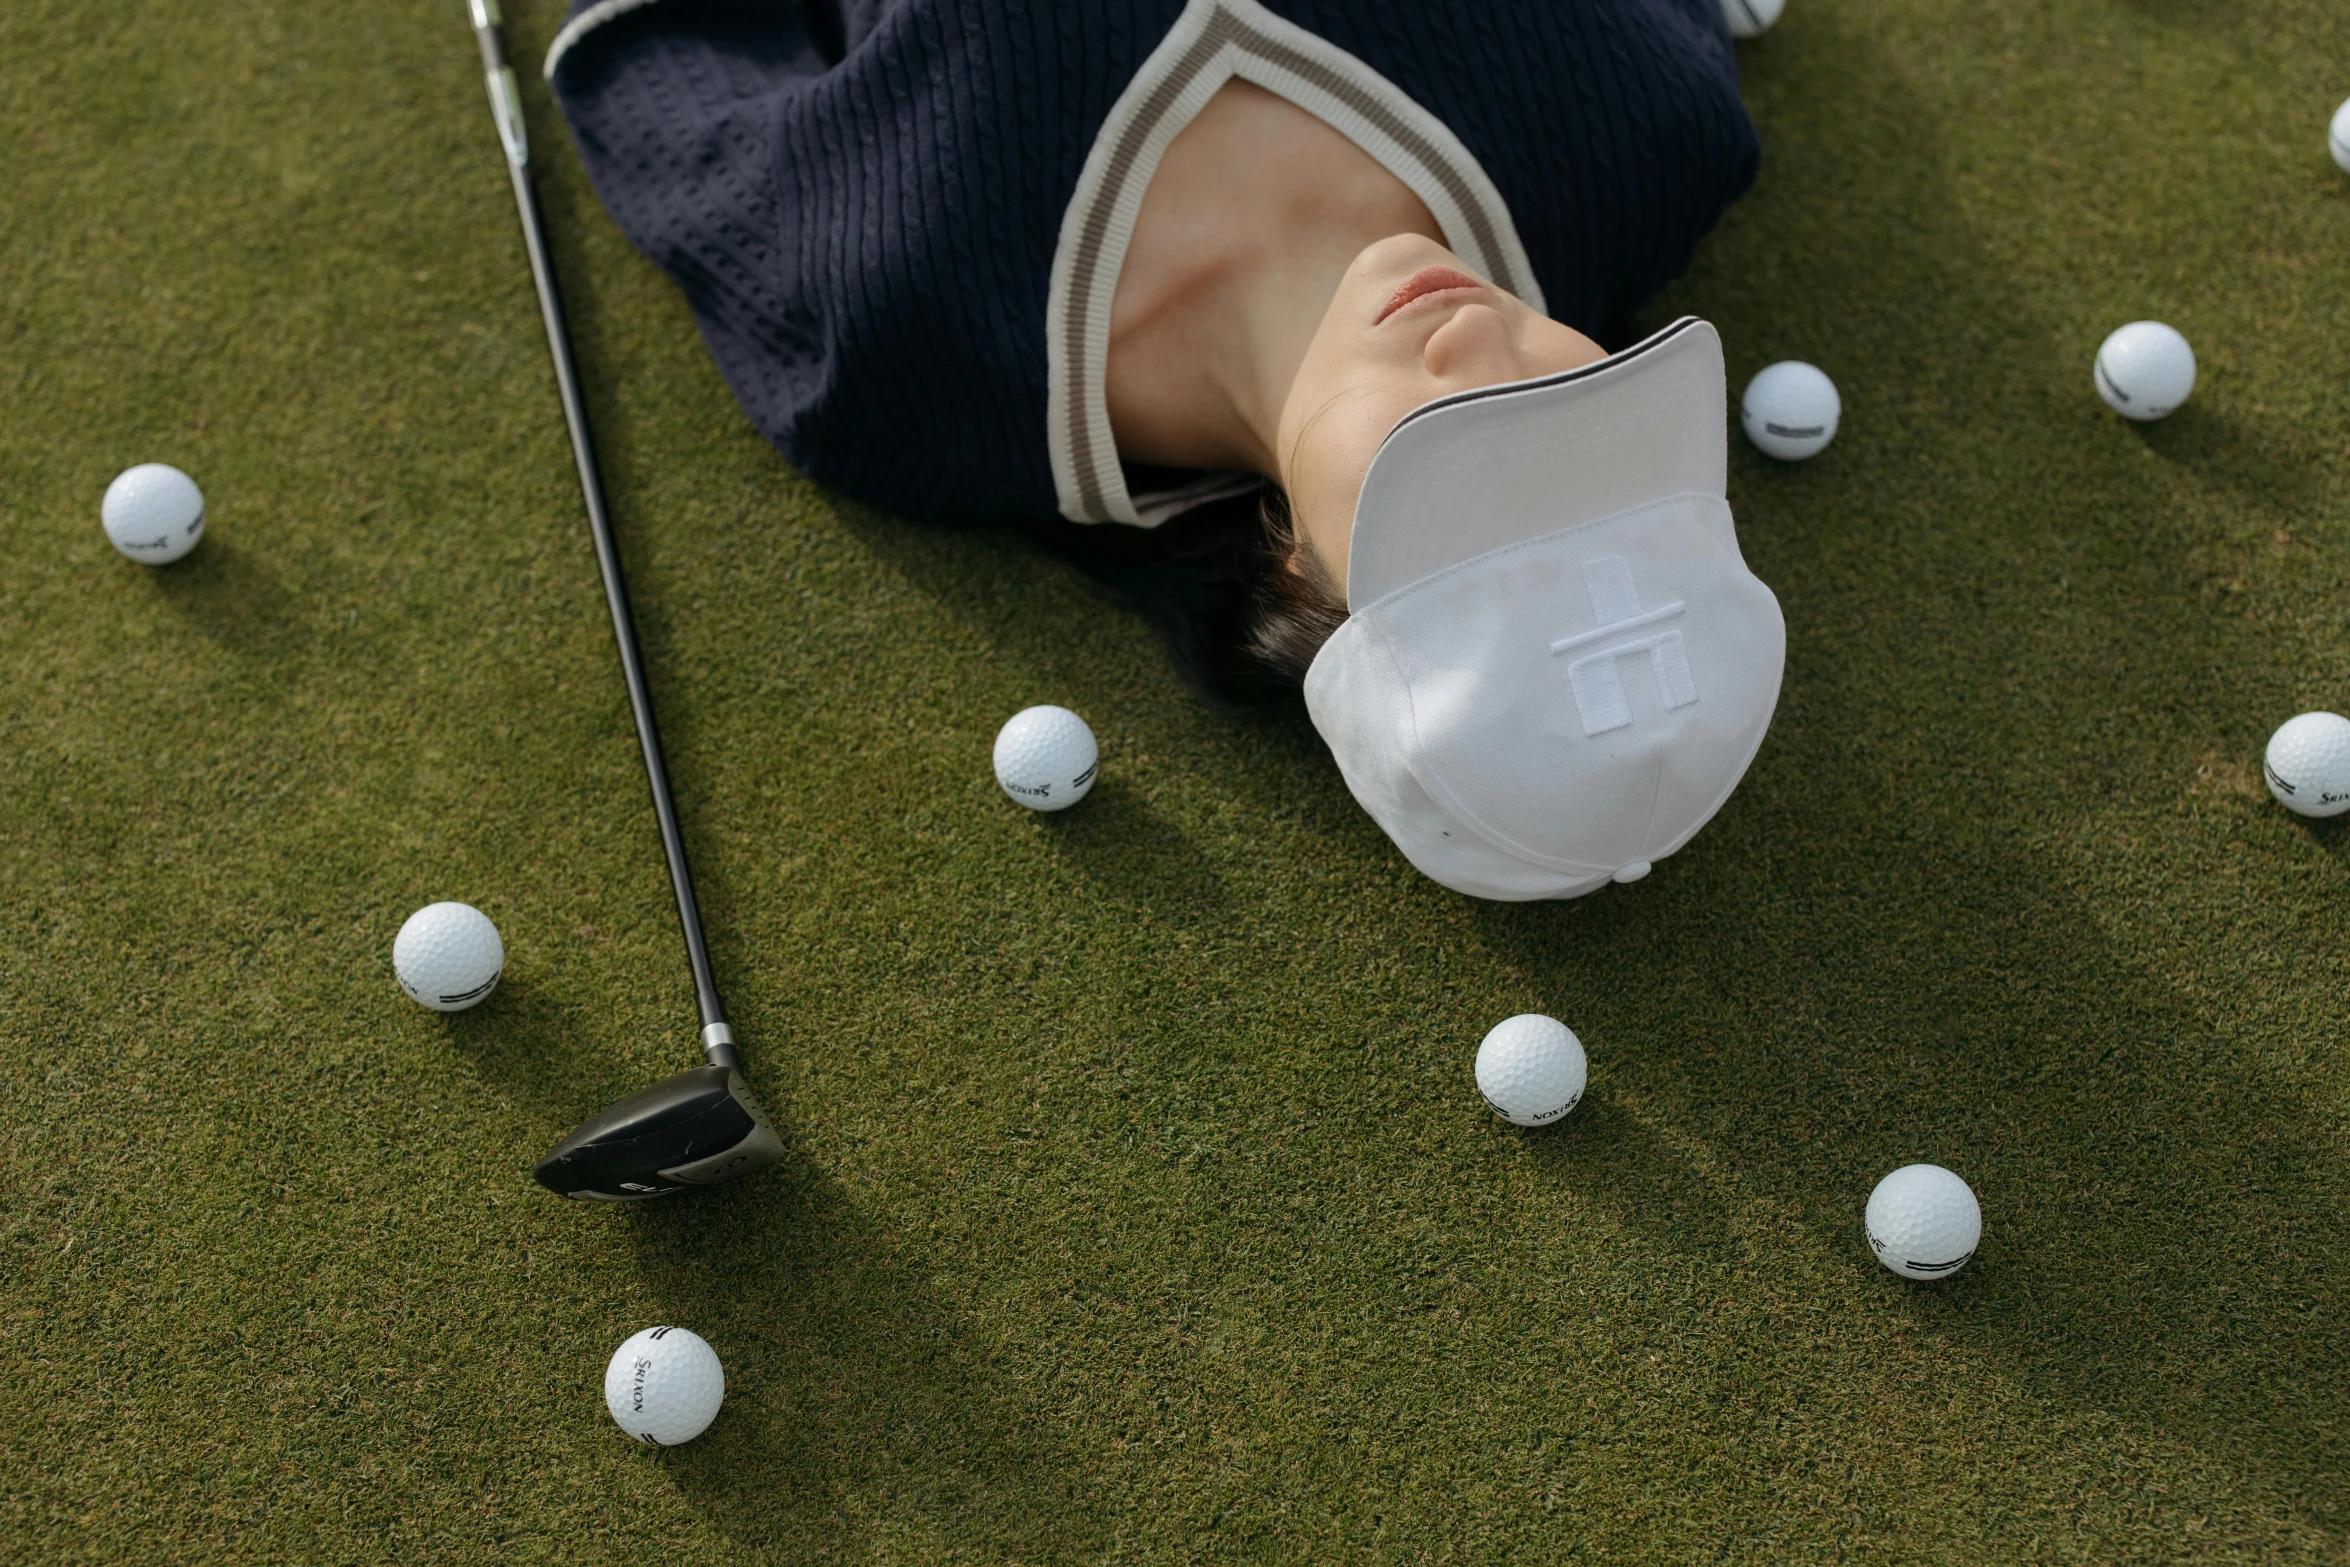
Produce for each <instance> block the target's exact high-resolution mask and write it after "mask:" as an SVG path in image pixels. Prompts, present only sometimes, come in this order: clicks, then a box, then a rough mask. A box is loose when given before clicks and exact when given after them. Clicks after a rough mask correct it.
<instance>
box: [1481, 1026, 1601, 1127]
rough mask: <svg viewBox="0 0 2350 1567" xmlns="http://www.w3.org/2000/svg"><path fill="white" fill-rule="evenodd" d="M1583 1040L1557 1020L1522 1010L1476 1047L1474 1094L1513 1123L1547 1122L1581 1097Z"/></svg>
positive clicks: (1585, 1073)
mask: <svg viewBox="0 0 2350 1567" xmlns="http://www.w3.org/2000/svg"><path fill="white" fill-rule="evenodd" d="M1589 1076H1590V1064H1589V1063H1588V1062H1587V1061H1586V1060H1585V1059H1584V1055H1583V1041H1581V1040H1580V1039H1577V1038H1576V1037H1575V1031H1574V1030H1573V1029H1571V1028H1569V1027H1567V1025H1566V1024H1564V1023H1561V1022H1560V1021H1559V1020H1558V1019H1556V1018H1551V1017H1544V1016H1543V1015H1542V1014H1541V1013H1539V1012H1521V1013H1519V1014H1518V1015H1517V1016H1516V1017H1513V1018H1504V1019H1503V1020H1502V1021H1500V1022H1499V1023H1496V1024H1494V1025H1493V1031H1492V1032H1491V1033H1489V1034H1487V1035H1486V1036H1485V1040H1484V1043H1482V1044H1480V1045H1479V1046H1478V1047H1477V1092H1478V1093H1480V1094H1482V1095H1483V1096H1484V1098H1485V1103H1486V1104H1487V1105H1489V1106H1491V1107H1492V1110H1493V1113H1494V1114H1495V1115H1498V1116H1500V1117H1501V1118H1502V1119H1503V1120H1505V1121H1507V1122H1509V1123H1510V1124H1511V1125H1512V1126H1548V1125H1549V1124H1550V1123H1551V1122H1553V1121H1557V1120H1561V1119H1564V1118H1565V1116H1566V1113H1567V1112H1568V1111H1569V1110H1572V1109H1574V1108H1575V1106H1576V1105H1578V1104H1580V1103H1581V1102H1582V1100H1583V1085H1584V1083H1585V1082H1586V1081H1587V1080H1588V1079H1589Z"/></svg>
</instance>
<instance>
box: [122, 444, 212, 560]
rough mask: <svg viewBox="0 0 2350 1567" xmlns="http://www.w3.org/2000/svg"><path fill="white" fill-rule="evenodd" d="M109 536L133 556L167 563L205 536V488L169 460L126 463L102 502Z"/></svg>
mask: <svg viewBox="0 0 2350 1567" xmlns="http://www.w3.org/2000/svg"><path fill="white" fill-rule="evenodd" d="M98 519H99V521H100V522H101V523H102V524H104V526H105V528H106V541H107V542H108V543H109V544H112V545H113V546H114V547H115V548H116V549H118V550H120V551H121V552H122V553H123V554H125V555H127V556H129V557H130V558H131V559H132V560H135V561H142V562H144V563H145V564H147V565H150V566H165V565H169V564H170V563H171V562H173V561H175V560H178V559H179V558H180V557H181V556H182V555H185V554H186V553H187V552H188V551H190V550H192V549H194V548H195V547H196V543H197V541H198V540H199V539H201V538H203V537H204V492H203V491H202V490H199V489H197V488H196V481H195V480H193V479H191V478H189V477H188V476H187V475H186V474H184V473H182V472H180V471H179V470H178V469H177V468H174V467H172V466H171V465H170V464H169V463H160V462H143V463H141V464H139V465H138V466H137V467H136V468H125V469H124V470H123V471H122V472H121V473H118V474H116V475H115V476H114V482H113V483H112V484H109V485H108V486H106V498H105V499H104V500H103V501H100V502H99V503H98Z"/></svg>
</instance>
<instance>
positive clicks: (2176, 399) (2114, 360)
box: [2093, 321, 2195, 423]
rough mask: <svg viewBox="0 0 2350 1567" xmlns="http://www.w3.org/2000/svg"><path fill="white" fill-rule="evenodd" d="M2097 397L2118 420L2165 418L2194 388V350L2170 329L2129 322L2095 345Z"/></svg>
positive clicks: (2153, 322)
mask: <svg viewBox="0 0 2350 1567" xmlns="http://www.w3.org/2000/svg"><path fill="white" fill-rule="evenodd" d="M2093 379H2094V380H2095V381H2096V383H2097V395H2098V396H2099V397H2102V398H2104V399H2105V406H2106V407H2108V408H2111V409H2112V410H2113V411H2114V412H2115V413H2117V414H2120V415H2121V416H2122V417H2123V418H2124V419H2136V420H2138V421H2140V422H2141V423H2143V422H2144V421H2146V420H2149V419H2161V418H2165V417H2167V416H2168V415H2170V414H2171V413H2173V412H2175V411H2176V410H2177V408H2178V406H2179V404H2181V403H2183V402H2185V401H2186V400H2187V394H2188V393H2189V392H2192V391H2194V390H2195V350H2194V349H2192V348H2190V347H2188V346H2187V340H2186V338H2184V337H2182V336H2181V335H2180V334H2179V331H2178V329H2177V328H2176V327H2169V326H2164V325H2163V324H2162V323H2161V322H2160V321H2133V322H2131V323H2130V324H2129V325H2128V326H2125V327H2116V328H2115V329H2114V331H2113V333H2112V335H2111V336H2109V337H2107V338H2106V340H2105V341H2104V342H2103V343H2102V344H2100V345H2099V346H2098V349H2097V363H2096V366H2095V368H2094V371H2093Z"/></svg>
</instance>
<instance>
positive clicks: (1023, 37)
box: [546, 0, 1785, 899]
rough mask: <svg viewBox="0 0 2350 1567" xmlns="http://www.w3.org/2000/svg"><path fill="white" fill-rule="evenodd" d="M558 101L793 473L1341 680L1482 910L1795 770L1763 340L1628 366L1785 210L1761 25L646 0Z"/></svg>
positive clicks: (1538, 1)
mask: <svg viewBox="0 0 2350 1567" xmlns="http://www.w3.org/2000/svg"><path fill="white" fill-rule="evenodd" d="M546 69H547V75H548V78H549V80H550V81H551V82H552V84H553V86H554V89H555V92H556V94H557V97H558V99H559V101H560V102H561V104H562V107H563V111H564V114H565V115H566V117H567V118H568V120H569V122H570V124H571V128H572V131H573V134H574V136H575V139H576V140H577V143H578V145H579V149H580V152H581V155H582V157H583V159H584V160H585V162H586V165H587V168H588V171H589V174H590V176H591V177H592V179H593V180H594V182H595V185H596V188H597V191H598V193H599V194H600V195H601V196H602V198H603V200H604V202H605V204H606V205H607V206H608V207H609V208H610V210H611V211H612V213H613V215H614V217H615V218H616V219H617V220H618V221H619V223H620V225H621V227H622V228H623V229H624V230H625V231H626V232H627V233H628V235H629V237H630V238H631V239H632V240H633V241H634V242H635V243H636V244H637V245H638V246H639V248H641V249H642V250H643V251H644V252H645V253H646V254H647V255H648V256H650V257H651V258H652V259H653V260H654V261H656V262H658V263H659V264H660V265H661V266H662V267H663V268H665V269H666V270H667V271H668V272H669V273H670V274H671V275H672V276H673V277H675V278H676V280H677V281H678V283H679V284H680V285H681V286H682V288H683V289H684V291H685V294H686V297H687V299H688V300H689V301H690V303H691V304H692V307H693V310H694V313H695V316H696V318H697V320H698V321H699V323H700V326H701V329H702V332H703V334H704V337H705V338H706V340H707V341H708V343H709V345H710V348H711V351H712V353H713V354H714V355H715V356H716V358H717V361H718V364H719V366H720V368H721V370H722V371H723V373H724V374H725V376H726V378H727V380H728V382H729V384H730V385H731V386H732V387H733V389H734V391H735V393H736V395H737V396H738V398H739V399H740V400H741V402H742V404H743V407H744V408H745V409H746V410H747V411H748V413H749V414H750V416H751V418H752V419H753V421H754V422H756V424H757V425H758V427H759V428H760V429H761V430H762V431H764V432H765V433H766V434H767V435H768V436H769V437H770V439H772V440H773V441H774V442H775V443H776V444H777V445H778V446H779V447H780V448H781V449H782V450H783V452H784V453H785V455H786V456H788V457H789V458H790V459H791V460H792V461H793V462H794V463H795V464H796V465H798V466H799V467H800V468H801V469H802V470H803V471H805V472H806V473H808V474H810V475H811V476H813V477H815V478H817V479H818V480H821V481H823V482H825V483H827V484H830V485H833V486H835V487H837V488H838V489H840V490H842V491H844V492H846V493H847V494H849V495H851V496H854V497H855V498H857V499H859V500H861V501H864V502H866V503H868V504H870V505H873V506H875V507H878V508H881V509H884V510H887V511H891V512H895V513H898V514H901V515H903V516H907V517H911V518H915V519H919V520H922V521H926V522H932V523H944V524H957V525H971V524H1002V523H1017V524H1022V525H1025V526H1026V527H1027V528H1028V531H1029V532H1030V533H1031V534H1032V535H1033V536H1035V537H1037V538H1039V539H1041V540H1043V541H1044V542H1046V543H1047V544H1049V545H1051V546H1052V547H1054V548H1056V549H1058V550H1060V551H1062V552H1063V553H1065V554H1067V555H1069V556H1071V557H1073V558H1074V559H1076V560H1077V561H1078V562H1079V564H1081V565H1083V566H1085V567H1086V568H1087V569H1088V570H1090V571H1092V572H1094V573H1095V574H1096V575H1097V576H1099V577H1101V578H1103V579H1104V580H1106V581H1109V582H1111V583H1112V584H1113V585H1115V586H1117V587H1119V588H1121V589H1123V590H1124V591H1125V592H1126V593H1128V594H1129V595H1130V596H1131V597H1132V598H1133V599H1134V600H1135V601H1136V602H1137V603H1138V604H1139V605H1140V606H1141V607H1142V608H1143V609H1144V611H1145V612H1146V613H1147V614H1149V615H1150V616H1151V617H1152V619H1153V620H1154V621H1155V622H1156V623H1157V624H1158V625H1159V627H1160V629H1161V631H1162V632H1163V633H1164V635H1165V636H1166V639H1167V642H1168V644H1169V647H1170V648H1171V650H1172V652H1173V655H1174V657H1175V659H1176V662H1177V664H1178V666H1179V667H1180V668H1181V669H1182V670H1183V671H1184V673H1185V675H1186V677H1187V678H1188V679H1189V680H1190V681H1191V683H1192V684H1193V686H1194V687H1195V688H1196V689H1198V690H1200V691H1201V692H1202V693H1203V694H1204V695H1206V696H1208V697H1209V698H1210V699H1212V700H1220V701H1226V702H1240V701H1248V700H1252V699H1259V698H1262V697H1263V696H1265V695H1266V694H1267V693H1268V692H1273V691H1279V690H1283V689H1291V690H1294V689H1296V688H1298V687H1300V686H1302V687H1303V691H1304V695H1305V700H1306V705H1307V709H1308V711H1309V713H1310V714H1311V715H1312V717H1313V720H1314V723H1315V725H1316V727H1317V729H1318V730H1319V731H1320V733H1321V734H1322V736H1323V738H1324V739H1325V740H1326V741H1327V742H1328V744H1329V745H1330V748H1331V751H1332V753H1333V755H1334V757H1335V758H1336V760H1337V762H1338V765H1339V768H1340V771H1341V772H1342V774H1343V775H1344V777H1345V779H1346V782H1347V784H1348V787H1349V788H1350V789H1351V790H1352V791H1353V793H1354V795H1355V797H1356V798H1357V799H1358V800H1359V801H1360V802H1361V803H1362V804H1363V806H1364V807H1365V808H1366V809H1367V810H1368V811H1369V812H1370V813H1371V815H1372V816H1373V817H1374V818H1375V819H1376V820H1377V821H1378V823H1379V825H1380V826H1381V827H1382V828H1383V829H1385V830H1386V832H1387V833H1388V835H1389V837H1390V838H1391V839H1393V840H1394V842H1395V843H1396V845H1397V846H1398V848H1400V849H1401V850H1402V852H1403V853H1404V854H1405V855H1406V856H1407V857H1408V858H1409V859H1410V860H1411V861H1412V863H1413V864H1414V865H1416V866H1418V867H1419V868H1420V869H1421V870H1422V871H1424V872H1425V873H1427V874H1428V875H1430V876H1432V877H1434V878H1435V879H1436V880H1437V881H1439V882H1442V883H1444V884H1445V885H1446V886H1449V887H1452V888H1454V889H1456V890H1458V891H1461V892H1464V893H1468V894H1471V895H1474V896H1480V897H1487V898H1505V899H1527V898H1556V897H1574V896H1578V895H1580V894H1582V893H1586V892H1590V891H1592V890H1594V889H1596V888H1598V887H1600V886H1603V885H1605V884H1607V883H1608V882H1609V881H1611V880H1613V881H1633V880H1637V879H1638V878H1639V877H1640V876H1643V875H1645V874H1646V873H1647V871H1648V869H1649V866H1650V863H1651V862H1652V861H1654V860H1655V859H1658V858H1661V857H1662V856H1663V855H1665V854H1669V853H1671V852H1672V851H1673V850H1675V849H1677V848H1679V847H1680V846H1681V845H1682V844H1683V843H1684V842H1686V841H1687V840H1688V839H1689V837H1690V836H1691V835H1693V834H1694V833H1695V832H1696V831H1697V830H1698V828H1699V827H1701V826H1702V825H1703V824H1704V823H1705V821H1706V820H1707V819H1708V818H1710V817H1711V816H1712V815H1713V813H1714V811H1715V810H1717V809H1718V808H1719V806H1720V805H1721V803H1722V801H1723V800H1724V799H1726V798H1727V797H1728V795H1729V792H1730V790H1731V789H1732V788H1734V787H1735V786H1736V784H1737V782H1738V780H1739V778H1740V777H1741V776H1742V775H1743V774H1744V772H1745V769H1746V765H1747V763H1748V762H1749V761H1750V760H1751V759H1752V757H1753V755H1754V753H1755V750H1756V748H1757V747H1758V746H1759V745H1760V744H1761V740H1762V736H1763V732H1764V731H1765V729H1766V728H1767V727H1768V725H1769V722H1770V717H1771V713H1772V710H1773V708H1774V706H1775V704H1776V701H1777V695H1778V687H1779V675H1780V668H1781V664H1782V662H1783V656H1784V646H1785V635H1784V628H1783V626H1782V624H1781V621H1780V617H1779V610H1778V605H1777V601H1776V600H1775V599H1774V598H1773V597H1772V595H1771V593H1770V591H1769V589H1767V588H1766V587H1764V586H1763V585H1762V583H1761V582H1759V581H1758V580H1756V579H1755V577H1754V576H1753V575H1752V574H1751V573H1750V572H1748V571H1747V570H1746V567H1745V565H1744V562H1743V560H1742V559H1741V557H1740V555H1739V551H1738V546H1737V541H1736V536H1735V533H1734V530H1733V528H1732V525H1731V521H1730V515H1729V511H1728V508H1727V506H1726V505H1725V503H1724V501H1723V489H1724V483H1725V474H1724V469H1725V465H1726V451H1725V441H1726V435H1725V431H1726V427H1727V420H1726V407H1727V397H1726V392H1725V387H1724V382H1723V369H1722V359H1721V350H1720V344H1719V342H1718V340H1717V339H1716V338H1715V335H1714V332H1713V329H1712V328H1711V327H1710V326H1708V325H1707V324H1705V323H1704V322H1701V321H1697V320H1694V319H1690V318H1684V319H1683V320H1681V321H1678V322H1675V323H1673V324H1672V325H1670V326H1668V327H1665V328H1664V329H1663V330H1661V331H1659V332H1657V333H1655V334H1653V335H1652V336H1650V337H1648V338H1647V339H1645V340H1643V341H1641V342H1639V343H1637V344H1635V345H1633V346H1631V347H1629V348H1627V349H1625V350H1623V351H1622V352H1620V353H1616V354H1613V355H1611V354H1609V353H1608V352H1607V351H1606V350H1605V349H1604V348H1603V347H1602V346H1601V343H1600V341H1599V335H1600V334H1606V333H1608V332H1609V327H1610V324H1611V323H1616V322H1620V321H1622V320H1624V319H1625V318H1626V317H1627V316H1628V315H1629V314H1630V312H1631V311H1632V310H1633V309H1635V308H1636V307H1637V306H1638V305H1639V304H1640V303H1641V301H1643V300H1644V299H1645V298H1647V297H1648V296H1649V295H1650V294H1651V293H1653V292H1654V291H1655V289H1656V288H1658V287H1659V286H1661V285H1662V284H1663V283H1664V282H1665V281H1667V280H1668V279H1670V278H1671V277H1673V276H1674V275H1676V274H1678V273H1679V272H1680V271H1681V270H1682V268H1683V267H1684V266H1685V265H1686V264H1687V261H1688V257H1689V253H1690V249H1691V247H1692V246H1693V245H1694V244H1695V243H1696V241H1697V240H1698V238H1699V237H1700V236H1702V235H1703V234H1704V233H1705V232H1706V230H1707V229H1709V228H1710V227H1711V226H1712V225H1713V223H1714V222H1715V220H1716V219H1717V218H1718V217H1719V215H1720V213H1721V212H1722V210H1723V209H1724V208H1725V207H1726V206H1727V205H1728V204H1729V203H1730V202H1731V201H1733V200H1735V199H1736V198H1737V197H1738V196H1739V195H1740V194H1742V193H1743V192H1744V191H1745V189H1746V187H1747V186H1748V185H1749V184H1750V183H1751V182H1752V180H1753V177H1754V171H1755V167H1756V164H1757V162H1758V159H1759V151H1758V147H1757V143H1756V139H1755V135H1754V130H1753V127H1752V125H1751V123H1750V122H1749V121H1748V119H1747V117H1746V114H1745V112H1744V110H1743V108H1742V107H1741V106H1740V104H1739V101H1738V96H1737V79H1736V66H1735V63H1734V61H1733V58H1732V55H1731V52H1730V43H1729V38H1728V34H1727V32H1726V30H1725V28H1724V25H1723V22H1722V19H1721V16H1720V14H1719V11H1718V8H1717V0H1573V3H1569V0H1490V3H1487V4H1484V5H1479V6H1474V7H1466V8H1463V7H1452V6H1432V5H1427V4H1424V3H1420V0H1278V4H1277V5H1275V6H1271V7H1268V6H1266V5H1263V4H1259V3H1257V0H1189V3H1182V0H1157V3H1151V0H1033V3H1017V0H802V3H800V4H798V5H797V6H794V5H792V4H790V3H788V0H595V3H590V4H583V5H581V6H580V7H579V8H578V9H577V10H575V11H574V13H573V14H572V16H571V18H570V20H569V21H568V22H567V23H566V25H565V26H564V28H563V29H562V31H561V32H560V33H559V34H558V35H557V37H556V39H555V41H554V43H553V45H552V46H551V48H550V50H549V52H548V57H547V66H546ZM1611 335H1612V334H1611ZM1053 519H1057V520H1053Z"/></svg>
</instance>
